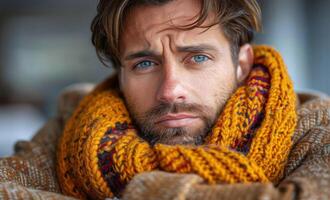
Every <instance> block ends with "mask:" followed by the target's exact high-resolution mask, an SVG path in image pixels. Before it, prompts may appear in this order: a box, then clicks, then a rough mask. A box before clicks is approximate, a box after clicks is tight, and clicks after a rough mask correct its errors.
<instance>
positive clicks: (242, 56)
mask: <svg viewBox="0 0 330 200" xmlns="http://www.w3.org/2000/svg"><path fill="white" fill-rule="evenodd" d="M253 60H254V53H253V48H252V46H251V45H250V44H245V45H243V46H241V48H240V50H239V54H238V66H237V70H236V80H237V81H238V83H239V84H242V83H243V82H244V81H245V79H246V78H247V77H248V75H249V74H250V71H251V69H252V65H253Z"/></svg>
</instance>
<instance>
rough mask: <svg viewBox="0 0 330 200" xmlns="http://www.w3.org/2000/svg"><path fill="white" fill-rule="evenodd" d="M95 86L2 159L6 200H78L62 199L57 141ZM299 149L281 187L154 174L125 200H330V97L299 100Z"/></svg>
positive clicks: (73, 92)
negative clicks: (11, 153) (83, 98)
mask: <svg viewBox="0 0 330 200" xmlns="http://www.w3.org/2000/svg"><path fill="white" fill-rule="evenodd" d="M91 89H92V86H91V85H84V86H78V87H71V88H68V89H66V90H65V91H64V92H63V93H62V94H61V95H60V98H59V102H58V114H57V115H56V116H55V117H54V118H52V119H50V120H49V121H48V122H47V123H46V124H45V126H44V127H43V128H42V129H40V130H39V131H38V133H37V134H36V135H35V136H34V138H33V139H32V140H31V141H21V142H18V143H17V144H16V145H15V152H16V153H15V154H14V155H13V156H11V157H7V158H0V199H73V198H71V197H68V196H65V195H63V194H61V191H60V189H59V185H58V182H57V178H56V174H55V165H54V162H55V156H56V155H55V152H56V151H55V150H56V144H57V139H58V137H59V135H60V134H61V132H62V129H63V126H64V124H65V122H66V120H67V119H68V118H69V117H70V115H71V114H72V112H73V110H74V109H75V107H76V106H77V104H78V102H79V100H80V99H81V98H82V97H83V96H84V95H86V94H87V93H88V92H89V91H90V90H91ZM299 101H300V102H299V103H298V104H299V106H298V116H299V121H298V125H297V127H296V131H295V134H294V137H293V141H294V146H293V148H292V150H291V154H290V156H289V160H288V162H287V164H286V168H285V177H284V178H283V180H281V181H280V183H279V184H278V185H273V184H259V183H253V184H248V185H247V184H234V185H221V184H219V185H213V186H210V185H207V184H204V183H203V180H202V179H201V178H200V177H198V176H197V175H183V174H170V173H165V172H157V171H155V172H149V173H144V174H139V175H137V176H136V177H135V178H134V179H133V180H132V181H131V182H130V183H129V185H128V186H127V188H126V190H125V192H124V196H123V199H141V200H144V199H160V200H165V199H211V200H212V199H225V200H226V199H330V98H328V97H323V98H320V97H319V96H316V95H308V94H302V95H299Z"/></svg>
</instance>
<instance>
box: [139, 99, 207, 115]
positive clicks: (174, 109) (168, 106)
mask: <svg viewBox="0 0 330 200" xmlns="http://www.w3.org/2000/svg"><path fill="white" fill-rule="evenodd" d="M209 111H210V108H209V107H207V106H202V105H199V104H195V103H160V104H158V105H157V106H155V107H153V108H152V109H151V110H149V111H147V112H146V113H145V115H144V117H143V118H148V119H153V118H154V119H155V118H157V117H160V116H162V115H166V114H169V113H172V114H176V113H181V112H188V113H195V114H197V115H199V116H205V115H207V114H208V113H209Z"/></svg>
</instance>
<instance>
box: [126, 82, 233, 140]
mask: <svg viewBox="0 0 330 200" xmlns="http://www.w3.org/2000/svg"><path fill="white" fill-rule="evenodd" d="M237 87H238V85H237V83H236V82H235V81H233V83H232V84H227V85H226V87H224V86H223V87H219V93H218V94H217V95H215V105H216V106H215V107H211V106H206V105H201V104H195V103H175V102H174V103H165V102H161V103H159V104H158V105H156V106H155V107H153V108H151V109H150V110H148V111H147V112H144V113H140V112H138V106H136V105H134V98H129V97H130V96H129V95H128V96H125V98H124V99H125V103H126V106H127V108H128V110H129V113H130V115H131V119H132V120H133V124H134V125H135V126H136V128H137V129H138V135H139V136H140V137H141V138H143V139H144V140H146V141H147V142H148V143H149V144H151V145H155V144H156V143H160V144H166V145H201V144H203V143H204V140H205V138H206V136H208V135H209V134H210V133H211V131H212V128H213V126H214V124H215V123H216V121H217V119H218V117H219V115H220V114H221V112H222V110H223V108H224V106H225V104H226V102H227V100H228V99H229V98H230V96H231V95H232V94H233V92H234V91H235V90H236V88H237ZM220 91H221V92H220ZM177 113H189V114H193V115H194V116H197V117H198V118H199V119H200V121H201V122H202V123H201V125H200V126H198V127H195V128H193V127H176V128H169V127H162V126H160V125H158V124H157V121H158V120H159V119H160V118H161V117H163V116H164V115H167V114H177Z"/></svg>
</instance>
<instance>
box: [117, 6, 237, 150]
mask: <svg viewBox="0 0 330 200" xmlns="http://www.w3.org/2000/svg"><path fill="white" fill-rule="evenodd" d="M199 9H200V5H199V3H198V1H186V0H176V1H171V2H169V3H167V4H165V5H162V6H139V7H136V8H134V9H133V10H132V12H131V13H130V14H129V16H128V17H127V20H126V23H125V26H124V27H125V28H124V31H123V35H122V37H121V40H120V48H121V49H120V52H121V55H120V60H121V63H122V68H121V69H120V85H121V90H122V92H123V95H124V97H125V100H126V104H127V107H128V109H129V112H130V114H131V116H132V118H133V120H134V121H135V123H136V125H137V126H138V128H139V129H140V132H141V133H140V134H141V136H142V137H144V138H145V139H147V140H148V141H149V142H150V143H152V144H153V143H163V144H201V143H202V139H203V138H204V137H205V136H206V135H207V133H208V132H209V131H210V129H211V128H212V126H213V124H214V122H215V120H216V119H217V118H218V115H219V113H220V112H221V110H222V108H223V106H224V104H225V102H226V101H227V100H228V98H229V97H230V96H231V94H232V93H233V91H234V90H235V88H236V87H237V80H236V70H235V69H236V67H235V66H234V64H233V61H232V57H231V51H230V44H229V42H228V40H227V39H226V38H225V36H224V34H223V32H222V29H221V27H220V26H218V25H216V26H213V27H211V28H210V29H205V28H195V29H192V30H180V29H177V28H175V27H178V26H179V27H181V26H184V25H187V24H190V23H192V22H193V21H194V20H196V18H194V17H196V15H198V12H199ZM212 22H213V21H212V16H209V17H208V19H207V20H206V21H205V22H204V24H203V25H208V24H210V23H212Z"/></svg>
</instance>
